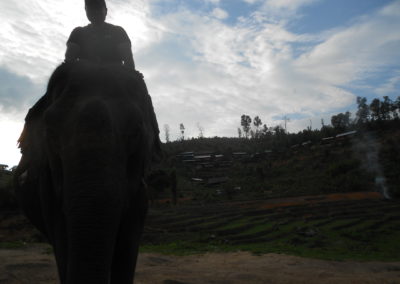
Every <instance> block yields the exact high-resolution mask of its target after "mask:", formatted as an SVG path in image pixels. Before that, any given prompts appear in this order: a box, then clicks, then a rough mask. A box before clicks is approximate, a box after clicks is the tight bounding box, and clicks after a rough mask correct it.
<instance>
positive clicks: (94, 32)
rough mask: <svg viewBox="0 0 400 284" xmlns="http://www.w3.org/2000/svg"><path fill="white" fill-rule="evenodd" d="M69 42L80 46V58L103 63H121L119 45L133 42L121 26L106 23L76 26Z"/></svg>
mask: <svg viewBox="0 0 400 284" xmlns="http://www.w3.org/2000/svg"><path fill="white" fill-rule="evenodd" d="M67 43H74V44H77V45H78V46H79V47H80V50H79V54H78V58H79V59H86V60H89V61H93V62H99V63H100V62H101V63H120V62H122V60H123V59H122V56H121V53H120V51H119V48H118V47H119V45H120V44H123V43H128V44H129V45H130V44H131V41H130V40H129V37H128V35H127V33H126V32H125V30H124V29H123V28H122V27H120V26H115V25H112V24H109V23H104V24H103V25H101V26H94V25H92V24H89V25H87V26H85V27H77V28H75V29H74V30H73V31H72V33H71V35H70V36H69V39H68V41H67Z"/></svg>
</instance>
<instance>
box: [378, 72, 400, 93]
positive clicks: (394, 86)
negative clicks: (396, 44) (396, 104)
mask: <svg viewBox="0 0 400 284" xmlns="http://www.w3.org/2000/svg"><path fill="white" fill-rule="evenodd" d="M399 86H400V70H397V71H395V72H393V75H392V76H391V77H390V78H389V79H388V80H387V81H386V82H384V83H383V84H381V85H380V86H378V87H377V88H375V92H376V93H377V94H379V95H381V96H385V95H390V94H394V93H396V92H397V93H398V90H399ZM396 95H399V94H396Z"/></svg>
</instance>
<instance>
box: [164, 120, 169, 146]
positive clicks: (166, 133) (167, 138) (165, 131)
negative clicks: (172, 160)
mask: <svg viewBox="0 0 400 284" xmlns="http://www.w3.org/2000/svg"><path fill="white" fill-rule="evenodd" d="M169 132H170V128H169V125H168V124H164V133H165V142H167V143H169V142H170V140H169Z"/></svg>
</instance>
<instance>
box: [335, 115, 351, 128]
mask: <svg viewBox="0 0 400 284" xmlns="http://www.w3.org/2000/svg"><path fill="white" fill-rule="evenodd" d="M350 115H351V113H350V112H348V111H346V113H339V114H337V115H334V116H332V117H331V123H332V126H333V127H334V128H335V129H337V130H339V131H345V130H346V129H347V128H348V127H349V126H350Z"/></svg>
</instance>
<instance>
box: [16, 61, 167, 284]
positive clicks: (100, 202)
mask: <svg viewBox="0 0 400 284" xmlns="http://www.w3.org/2000/svg"><path fill="white" fill-rule="evenodd" d="M138 74H140V73H138V72H134V71H132V70H128V69H127V68H126V67H123V66H114V65H99V64H93V63H87V62H74V63H63V64H61V65H60V66H59V67H57V68H56V70H55V71H54V72H53V74H52V76H51V78H50V80H49V83H48V87H47V92H46V95H45V96H44V97H43V98H42V99H41V100H40V101H39V102H38V103H37V106H36V107H34V108H32V109H31V110H30V112H34V113H35V114H34V115H33V114H32V113H31V114H29V113H28V116H27V119H26V123H25V127H24V131H23V138H22V139H21V142H20V146H21V151H22V153H23V155H22V158H21V161H20V163H19V165H18V167H17V169H16V171H15V183H16V195H17V198H18V200H19V203H20V205H21V208H22V211H23V213H25V215H26V216H27V218H28V219H29V220H30V221H31V222H32V223H33V224H34V225H35V226H36V227H37V228H38V229H39V230H40V231H41V232H42V233H43V234H44V236H45V237H46V238H47V240H48V241H49V243H50V244H51V245H52V247H53V250H54V255H55V259H56V263H57V268H58V275H59V278H60V283H62V284H72V283H73V284H81V283H82V284H83V283H85V284H90V283H96V284H116V283H118V284H125V283H130V284H131V283H133V279H134V272H135V266H136V261H137V256H138V248H139V241H140V237H141V234H142V232H143V228H144V220H145V216H146V212H147V207H148V200H147V195H146V191H145V186H144V182H143V179H144V177H145V175H146V173H147V172H148V170H149V168H150V165H151V163H152V161H153V157H154V156H155V153H157V151H158V149H159V145H158V142H159V137H158V126H157V122H156V120H155V115H154V110H153V106H152V103H151V99H150V96H149V95H148V93H147V88H146V86H145V83H144V80H143V79H142V77H141V76H139V75H138ZM30 116H31V117H32V118H30V119H28V117H30Z"/></svg>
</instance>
